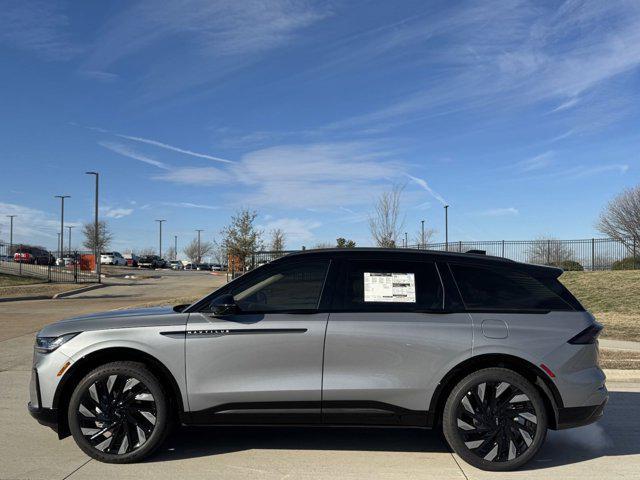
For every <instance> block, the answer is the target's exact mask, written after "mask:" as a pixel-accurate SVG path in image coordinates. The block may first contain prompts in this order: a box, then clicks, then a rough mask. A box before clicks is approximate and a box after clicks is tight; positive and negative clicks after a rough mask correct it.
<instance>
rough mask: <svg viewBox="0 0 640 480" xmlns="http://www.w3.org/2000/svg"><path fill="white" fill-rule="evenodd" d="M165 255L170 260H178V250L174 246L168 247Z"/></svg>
mask: <svg viewBox="0 0 640 480" xmlns="http://www.w3.org/2000/svg"><path fill="white" fill-rule="evenodd" d="M165 255H166V257H167V258H168V259H169V260H177V259H178V252H176V249H175V248H174V247H173V246H171V247H169V248H167V251H166V252H165Z"/></svg>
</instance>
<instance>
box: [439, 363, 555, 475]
mask: <svg viewBox="0 0 640 480" xmlns="http://www.w3.org/2000/svg"><path fill="white" fill-rule="evenodd" d="M442 415H443V417H442V426H443V431H444V436H445V438H446V440H447V443H448V444H449V446H450V447H451V448H452V449H453V451H454V452H455V453H457V454H458V455H459V456H460V457H461V458H462V459H463V460H464V461H465V462H467V463H469V464H471V465H473V466H474V467H477V468H480V469H482V470H490V471H508V470H515V469H517V468H520V467H521V466H523V465H524V464H525V463H527V462H528V461H529V460H531V459H532V458H533V457H534V456H535V454H536V453H537V452H538V450H540V447H541V446H542V444H543V443H544V439H545V437H546V434H547V413H546V409H545V406H544V402H543V400H542V397H541V396H540V393H539V392H538V390H537V389H536V387H535V386H534V385H532V384H531V382H529V381H528V380H527V379H525V378H524V377H523V376H522V375H519V374H518V373H516V372H514V371H513V370H508V369H506V368H486V369H483V370H479V371H477V372H474V373H472V374H470V375H468V376H467V377H465V378H463V379H462V380H461V381H460V382H459V383H458V384H457V385H456V386H455V387H454V388H453V390H452V391H451V393H450V394H449V397H448V398H447V402H446V404H445V407H444V412H443V414H442Z"/></svg>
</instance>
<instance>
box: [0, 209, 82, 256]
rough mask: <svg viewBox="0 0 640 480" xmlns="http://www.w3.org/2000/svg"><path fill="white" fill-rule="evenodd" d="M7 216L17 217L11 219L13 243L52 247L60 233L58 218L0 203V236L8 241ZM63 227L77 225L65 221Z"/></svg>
mask: <svg viewBox="0 0 640 480" xmlns="http://www.w3.org/2000/svg"><path fill="white" fill-rule="evenodd" d="M7 215H17V216H16V217H15V218H14V219H13V242H14V243H28V244H44V245H45V246H49V247H53V246H54V245H55V243H56V241H57V233H58V232H59V231H60V217H59V216H58V215H56V214H53V213H49V212H44V211H42V210H38V209H35V208H30V207H27V206H24V205H17V204H13V203H2V202H0V227H1V230H2V231H1V236H2V238H3V239H4V240H6V241H9V227H10V225H9V224H10V220H9V219H8V218H7ZM65 225H73V226H78V225H79V223H77V222H71V221H67V220H65Z"/></svg>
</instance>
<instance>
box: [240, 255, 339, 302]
mask: <svg viewBox="0 0 640 480" xmlns="http://www.w3.org/2000/svg"><path fill="white" fill-rule="evenodd" d="M328 268H329V261H328V260H315V261H311V262H304V263H296V264H292V265H288V266H283V267H281V268H279V269H270V270H267V271H265V272H264V273H262V274H261V275H257V276H256V277H254V278H252V279H251V280H250V281H249V282H248V283H245V284H242V285H240V286H238V287H237V288H236V289H234V290H233V292H232V294H233V298H234V300H235V302H236V304H237V305H238V307H239V308H240V310H241V311H242V312H247V313H250V312H275V311H291V310H315V309H317V308H318V304H319V302H320V296H321V295H322V288H323V286H324V281H325V277H326V276H327V270H328Z"/></svg>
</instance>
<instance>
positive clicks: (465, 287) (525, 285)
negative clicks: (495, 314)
mask: <svg viewBox="0 0 640 480" xmlns="http://www.w3.org/2000/svg"><path fill="white" fill-rule="evenodd" d="M450 267H451V271H452V272H453V276H454V277H455V280H456V283H457V284H458V288H459V289H460V294H461V295H462V301H463V302H464V304H465V306H466V308H468V309H470V310H494V311H497V310H574V308H573V307H572V305H570V304H569V303H567V302H566V301H565V300H563V298H562V297H561V296H560V295H559V294H558V292H556V291H554V289H553V288H551V287H550V284H549V281H547V280H548V279H545V278H536V277H534V276H533V275H531V274H530V273H528V272H526V271H521V270H517V269H514V268H504V267H493V266H492V267H487V266H483V265H463V264H451V265H450ZM554 280H555V279H554ZM555 281H556V282H557V280H555Z"/></svg>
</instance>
